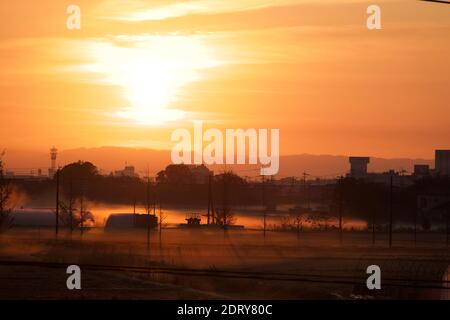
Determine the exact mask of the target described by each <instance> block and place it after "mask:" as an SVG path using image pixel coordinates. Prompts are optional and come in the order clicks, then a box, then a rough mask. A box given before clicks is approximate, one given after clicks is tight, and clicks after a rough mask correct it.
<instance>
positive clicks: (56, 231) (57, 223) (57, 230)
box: [55, 169, 59, 238]
mask: <svg viewBox="0 0 450 320" xmlns="http://www.w3.org/2000/svg"><path fill="white" fill-rule="evenodd" d="M55 215H56V217H55V219H56V221H55V237H56V238H58V233H59V169H57V170H56V208H55Z"/></svg>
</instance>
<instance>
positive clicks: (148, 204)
mask: <svg viewBox="0 0 450 320" xmlns="http://www.w3.org/2000/svg"><path fill="white" fill-rule="evenodd" d="M146 200H147V251H148V252H150V228H151V223H150V211H151V209H150V176H147V199H146Z"/></svg>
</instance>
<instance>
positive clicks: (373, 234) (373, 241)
mask: <svg viewBox="0 0 450 320" xmlns="http://www.w3.org/2000/svg"><path fill="white" fill-rule="evenodd" d="M375 215H376V214H375V210H374V211H373V212H372V246H374V245H375V231H376V230H375V224H376V222H375Z"/></svg>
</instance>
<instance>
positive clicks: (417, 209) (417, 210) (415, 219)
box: [414, 204, 419, 247]
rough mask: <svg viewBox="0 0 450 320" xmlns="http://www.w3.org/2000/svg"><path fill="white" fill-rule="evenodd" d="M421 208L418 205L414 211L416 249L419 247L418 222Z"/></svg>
mask: <svg viewBox="0 0 450 320" xmlns="http://www.w3.org/2000/svg"><path fill="white" fill-rule="evenodd" d="M418 214H419V208H418V206H417V204H416V209H415V211H414V247H417V220H418Z"/></svg>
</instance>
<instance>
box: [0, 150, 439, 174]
mask: <svg viewBox="0 0 450 320" xmlns="http://www.w3.org/2000/svg"><path fill="white" fill-rule="evenodd" d="M4 160H5V164H6V168H7V170H12V171H15V172H18V173H22V174H25V173H30V172H31V171H32V170H33V171H34V172H36V170H37V169H38V168H41V169H42V172H43V173H46V172H47V168H48V167H49V166H50V157H49V155H48V153H47V152H33V151H19V150H7V152H6V155H5V159H4ZM78 160H83V161H90V162H92V163H94V164H95V165H96V166H97V167H98V168H99V169H100V170H101V172H102V173H104V174H107V173H110V172H112V171H115V170H120V169H123V167H124V166H125V165H126V164H129V165H134V166H135V167H136V170H137V172H138V173H140V174H144V173H146V172H147V170H148V171H149V172H150V175H155V174H156V173H157V172H158V171H160V170H162V169H164V168H165V167H166V166H167V165H168V164H170V163H171V160H170V151H167V150H153V149H135V148H125V147H100V148H78V149H69V150H61V151H60V152H59V154H58V160H57V163H58V165H60V166H63V165H66V164H68V163H71V162H74V161H78ZM414 164H428V165H430V167H431V168H433V167H434V160H429V159H408V158H393V159H385V158H377V157H372V158H371V160H370V164H369V172H382V171H387V170H389V169H395V170H406V171H407V172H412V171H413V168H414ZM349 167H350V165H349V162H348V156H335V155H312V154H298V155H286V156H281V157H280V171H279V175H280V176H300V175H302V174H303V172H307V173H308V174H310V175H311V176H317V177H319V176H320V177H324V178H325V177H327V178H331V177H336V176H338V175H341V174H344V173H346V172H348V171H349ZM211 169H212V170H214V171H216V172H219V171H222V170H223V169H224V166H221V165H220V166H219V165H215V166H212V167H211ZM227 169H228V170H233V171H236V172H237V173H238V174H239V175H241V176H255V175H258V174H259V170H258V167H257V166H255V165H252V166H250V165H228V166H227Z"/></svg>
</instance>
